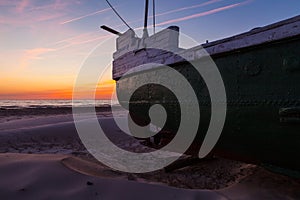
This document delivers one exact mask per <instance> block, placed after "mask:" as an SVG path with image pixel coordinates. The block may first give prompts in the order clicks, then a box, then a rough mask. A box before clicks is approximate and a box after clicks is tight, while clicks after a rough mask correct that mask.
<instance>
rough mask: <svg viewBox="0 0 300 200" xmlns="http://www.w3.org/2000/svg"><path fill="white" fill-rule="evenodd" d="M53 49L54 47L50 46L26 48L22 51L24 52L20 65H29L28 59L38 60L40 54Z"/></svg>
mask: <svg viewBox="0 0 300 200" xmlns="http://www.w3.org/2000/svg"><path fill="white" fill-rule="evenodd" d="M52 51H55V49H51V48H34V49H28V50H25V51H24V54H23V56H22V59H21V62H20V67H21V68H25V67H27V66H28V65H29V63H30V61H32V60H40V59H43V57H42V55H43V54H46V53H48V52H52Z"/></svg>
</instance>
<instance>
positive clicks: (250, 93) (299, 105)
mask: <svg viewBox="0 0 300 200" xmlns="http://www.w3.org/2000/svg"><path fill="white" fill-rule="evenodd" d="M205 48H206V47H205ZM212 58H213V60H214V62H215V63H216V65H217V67H218V69H219V71H220V74H221V75H222V78H223V81H224V85H225V89H226V95H227V114H226V121H225V125H224V129H223V131H222V134H221V137H220V139H219V140H218V143H217V145H216V146H215V148H214V149H213V151H212V153H213V154H216V155H218V156H223V157H228V158H231V159H237V160H241V161H246V162H251V163H259V164H271V165H276V166H280V167H284V168H290V169H295V170H300V161H299V158H300V156H299V154H300V35H297V36H293V37H288V38H283V39H280V40H276V41H272V42H267V43H263V44H259V45H252V46H248V47H245V48H239V49H236V50H230V51H226V52H221V53H216V54H214V55H212ZM195 62H201V60H200V59H199V60H195ZM170 66H171V67H173V68H174V69H176V70H177V71H179V72H180V73H181V74H182V75H184V76H185V77H186V79H187V80H189V82H190V84H191V85H192V87H193V89H194V91H195V93H196V95H197V97H198V100H199V101H198V103H199V104H200V110H201V120H200V127H199V131H198V135H197V137H196V139H195V141H194V143H193V145H192V147H191V148H190V149H189V150H188V153H191V154H196V155H197V154H198V150H199V148H200V146H201V144H202V142H203V138H204V137H205V134H206V131H207V128H208V124H209V121H210V117H211V113H210V112H211V103H210V97H209V94H208V90H207V87H206V85H205V83H204V81H203V79H202V78H201V77H200V76H199V75H197V73H194V72H195V71H194V69H193V67H192V66H190V64H189V63H188V62H179V63H175V64H171V65H170ZM156 70H157V71H158V73H159V74H163V73H164V72H163V71H162V70H161V69H156ZM159 70H161V71H159ZM143 73H148V71H141V72H139V73H136V74H132V75H128V76H126V77H125V78H124V77H123V78H122V79H120V80H118V79H116V80H118V81H117V94H118V99H119V101H120V103H121V104H122V103H124V102H122V99H125V97H126V96H127V95H128V94H127V91H129V90H130V89H131V88H135V86H136V85H137V84H138V81H139V78H138V77H139V75H140V74H143ZM174 81H175V82H176V80H174ZM156 103H159V104H161V105H163V106H164V107H165V109H166V111H167V113H168V119H167V123H166V125H165V127H164V128H163V130H162V131H161V133H160V135H159V137H160V138H165V137H166V138H168V139H169V140H171V139H172V136H173V134H174V133H176V130H177V128H178V124H179V123H180V106H179V105H178V103H176V98H174V95H172V93H170V92H169V91H168V90H167V89H165V88H163V87H161V86H158V85H154V84H152V85H151V84H149V85H148V86H146V87H142V88H140V89H139V90H137V91H136V92H135V93H134V95H133V96H132V97H131V100H130V108H129V110H130V113H131V115H132V117H133V119H134V120H135V121H136V122H137V123H138V124H140V125H145V124H147V123H149V117H148V111H149V107H150V106H151V105H153V104H156ZM124 105H125V104H124Z"/></svg>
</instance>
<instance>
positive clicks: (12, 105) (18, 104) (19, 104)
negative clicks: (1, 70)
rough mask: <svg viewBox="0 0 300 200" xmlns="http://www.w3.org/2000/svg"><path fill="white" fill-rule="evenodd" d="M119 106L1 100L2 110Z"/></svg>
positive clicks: (99, 102)
mask: <svg viewBox="0 0 300 200" xmlns="http://www.w3.org/2000/svg"><path fill="white" fill-rule="evenodd" d="M117 104H118V103H117V102H116V101H112V100H74V101H72V100H0V109H1V110H10V109H24V108H70V107H72V106H75V107H90V106H94V105H95V107H105V106H108V105H117Z"/></svg>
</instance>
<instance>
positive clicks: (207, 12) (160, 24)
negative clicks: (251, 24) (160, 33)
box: [157, 1, 250, 26]
mask: <svg viewBox="0 0 300 200" xmlns="http://www.w3.org/2000/svg"><path fill="white" fill-rule="evenodd" d="M249 2H250V1H244V2H241V3H236V4H231V5H228V6H224V7H220V8H216V9H213V10H209V11H206V12H201V13H197V14H193V15H188V16H185V17H181V18H177V19H172V20H168V21H164V22H161V23H159V24H157V26H162V25H167V24H172V23H177V22H181V21H186V20H189V19H193V18H198V17H203V16H207V15H211V14H215V13H218V12H221V11H224V10H229V9H232V8H235V7H238V6H242V5H244V4H246V3H249Z"/></svg>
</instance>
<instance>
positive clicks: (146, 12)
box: [143, 0, 149, 38]
mask: <svg viewBox="0 0 300 200" xmlns="http://www.w3.org/2000/svg"><path fill="white" fill-rule="evenodd" d="M148 7H149V0H146V2H145V18H144V30H143V38H146V37H149V34H148V30H147V26H148Z"/></svg>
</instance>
